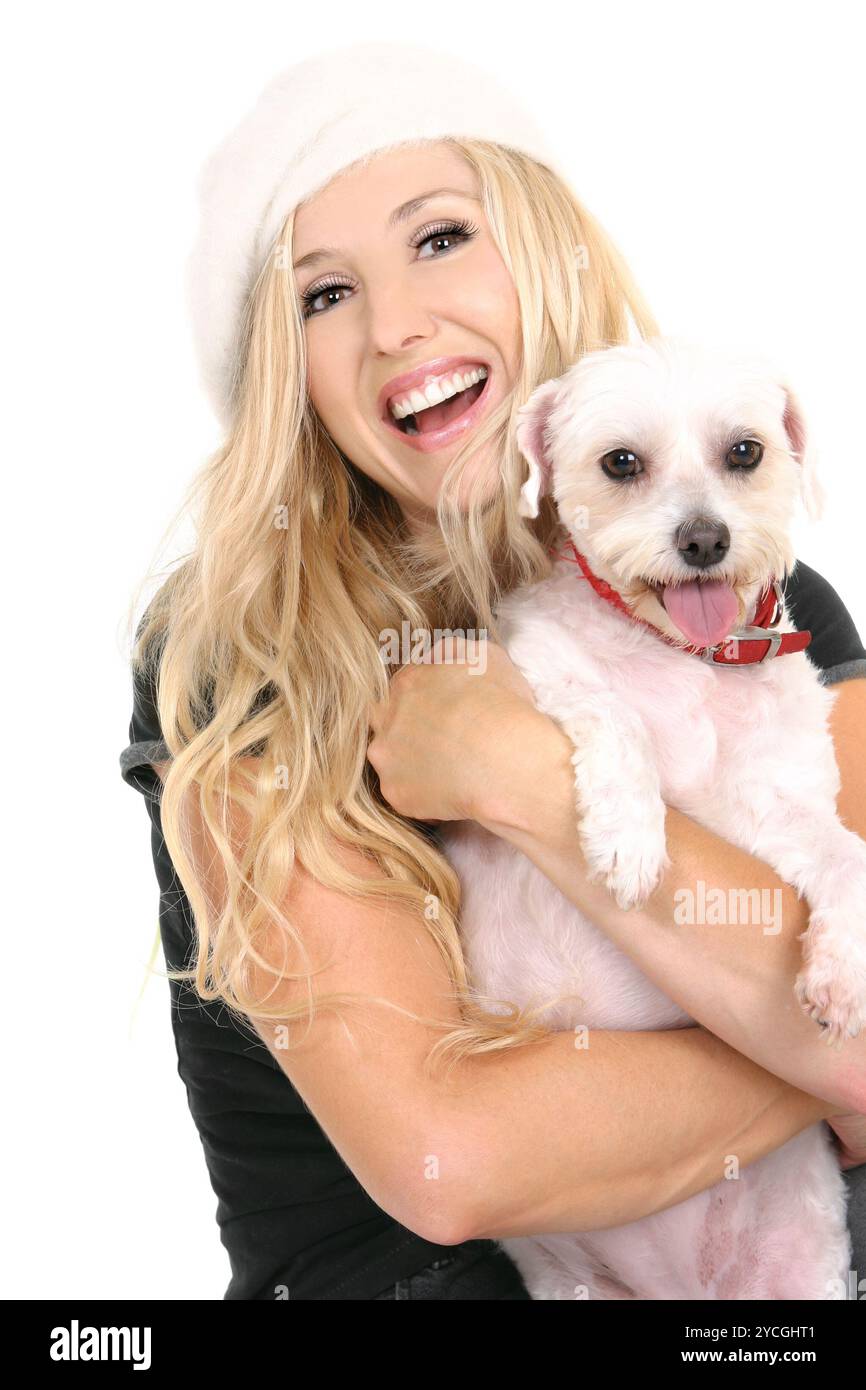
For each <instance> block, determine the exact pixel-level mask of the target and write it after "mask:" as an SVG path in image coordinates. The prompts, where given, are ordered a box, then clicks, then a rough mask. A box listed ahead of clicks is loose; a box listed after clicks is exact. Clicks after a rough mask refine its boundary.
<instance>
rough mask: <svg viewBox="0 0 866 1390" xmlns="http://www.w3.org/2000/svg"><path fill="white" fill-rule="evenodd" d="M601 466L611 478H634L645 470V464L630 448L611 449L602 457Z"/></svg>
mask: <svg viewBox="0 0 866 1390" xmlns="http://www.w3.org/2000/svg"><path fill="white" fill-rule="evenodd" d="M601 466H602V469H603V471H604V472H605V473H606V474H607V476H608V477H609V478H617V479H619V478H634V477H635V476H636V474H638V473H642V472H643V464H642V463H641V461H640V459H639V458H638V456H637V454H633V453H632V452H631V450H630V449H611V450H610V452H609V453H607V454H605V455H604V457H603V458H602V460H601Z"/></svg>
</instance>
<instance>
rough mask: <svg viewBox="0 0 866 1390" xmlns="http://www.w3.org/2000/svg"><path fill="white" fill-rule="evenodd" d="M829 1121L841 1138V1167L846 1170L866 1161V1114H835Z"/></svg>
mask: <svg viewBox="0 0 866 1390" xmlns="http://www.w3.org/2000/svg"><path fill="white" fill-rule="evenodd" d="M827 1123H828V1125H829V1126H830V1128H831V1129H832V1130H833V1132H834V1133H835V1135H836V1138H837V1139H838V1140H839V1144H838V1155H839V1167H840V1168H841V1169H842V1170H843V1171H844V1170H845V1169H846V1168H859V1166H860V1164H861V1163H866V1115H834V1116H833V1117H832V1118H831V1119H828V1120H827Z"/></svg>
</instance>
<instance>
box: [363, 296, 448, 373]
mask: <svg viewBox="0 0 866 1390" xmlns="http://www.w3.org/2000/svg"><path fill="white" fill-rule="evenodd" d="M367 321H368V333H369V337H370V347H371V349H372V351H373V352H374V353H377V352H378V353H383V354H387V355H388V356H393V355H394V354H395V353H400V352H405V351H406V350H407V348H411V347H412V346H413V345H414V344H415V343H419V342H424V341H425V340H426V339H427V338H430V337H432V336H433V335H434V333H435V332H436V323H435V319H434V317H433V315H432V314H431V312H430V310H429V308H427V307H426V306H425V305H423V304H421V303H420V302H419V301H417V300H416V299H415V298H414V297H413V295H412V293H411V291H410V290H408V289H407V288H406V286H405V285H402V284H401V285H396V286H395V285H393V284H392V285H389V286H387V287H379V288H371V289H370V291H369V299H368V318H367Z"/></svg>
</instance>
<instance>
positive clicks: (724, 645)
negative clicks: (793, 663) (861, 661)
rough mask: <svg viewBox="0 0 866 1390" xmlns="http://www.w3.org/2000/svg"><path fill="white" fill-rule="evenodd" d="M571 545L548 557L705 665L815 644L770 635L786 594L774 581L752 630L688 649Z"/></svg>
mask: <svg viewBox="0 0 866 1390" xmlns="http://www.w3.org/2000/svg"><path fill="white" fill-rule="evenodd" d="M568 545H569V547H570V549H571V552H572V554H571V555H563V554H561V553H560V552H559V551H556V550H554V549H553V548H552V547H551V549H550V550H549V551H548V554H550V555H552V556H553V557H554V558H555V559H557V560H568V561H569V562H570V563H571V564H577V565H579V566H580V568H581V570H582V571H583V574H584V577H585V578H586V579H588V580H589V582H590V584H591V585H592V587H593V588H594V589H595V592H596V593H597V594H599V595H600V597H601V598H603V599H606V600H607V602H608V603H612V604H613V606H614V608H618V609H619V611H620V613H623V614H624V615H625V617H627V618H630V619H631V621H632V622H633V623H642V624H643V626H644V627H648V628H649V629H650V630H651V631H652V632H654V633H655V634H656V636H657V637H661V638H663V640H664V641H665V642H667V643H668V644H669V645H670V646H672V647H677V648H678V649H679V650H680V651H685V652H689V653H690V654H692V655H695V656H700V658H701V660H702V661H708V662H710V663H711V664H712V665H714V666H752V665H754V664H755V663H756V662H760V661H768V660H770V658H771V657H774V656H784V655H785V653H786V652H802V651H804V650H805V649H806V647H808V645H809V643H810V642H811V640H812V634H811V632H808V631H803V632H773V631H770V629H771V628H774V627H775V626H776V624H777V623H778V622H779V620H780V618H781V616H782V590H781V588H780V587H779V583H778V581H777V580H775V579H774V580H773V581H772V584H771V586H770V587H769V588H768V589H766V590H765V591H764V593H763V594H762V595H761V599H760V602H759V604H758V610H757V612H756V613H755V617H754V621H753V622H752V623H751V624H750V625H749V626H748V627H742V628H738V629H737V631H736V632H732V633H731V634H730V635H729V636H728V637H726V638H724V640H723V641H721V642H718V643H717V644H716V645H715V646H714V647H695V646H691V645H689V646H685V647H684V646H683V645H682V644H681V643H680V642H675V641H674V639H673V638H672V637H668V635H667V633H666V632H660V631H659V629H658V628H657V627H653V624H652V623H648V622H647V621H646V619H645V618H639V617H637V615H636V614H635V613H632V611H631V609H630V608H629V607H628V605H627V604H626V603H625V602H624V601H623V599H622V597H621V595H620V594H618V593H617V591H616V589H614V588H612V587H611V585H610V584H608V583H606V582H605V580H604V579H599V577H598V575H597V574H593V572H592V570H591V569H590V567H589V564H588V562H587V560H586V557H585V556H584V555H581V553H580V551H579V550H578V549H577V546H576V545H575V544H574V541H573V540H572V539H571V537H570V536H569V538H568Z"/></svg>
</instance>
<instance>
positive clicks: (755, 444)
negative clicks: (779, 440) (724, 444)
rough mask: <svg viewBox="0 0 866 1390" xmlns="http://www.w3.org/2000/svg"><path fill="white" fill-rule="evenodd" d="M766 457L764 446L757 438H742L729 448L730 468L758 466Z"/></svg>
mask: <svg viewBox="0 0 866 1390" xmlns="http://www.w3.org/2000/svg"><path fill="white" fill-rule="evenodd" d="M763 457H764V446H763V444H761V443H760V442H759V441H758V440H757V439H741V440H740V442H739V444H735V445H734V446H733V448H732V449H729V450H728V457H727V463H728V466H729V467H730V468H757V466H758V464H759V463H760V462H761V459H762V458H763Z"/></svg>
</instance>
